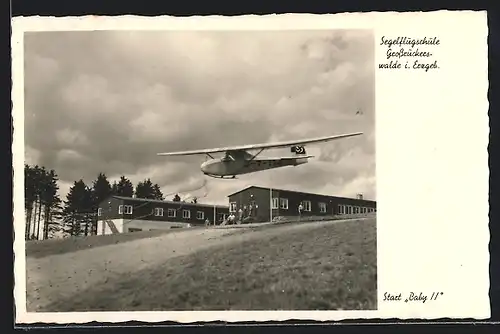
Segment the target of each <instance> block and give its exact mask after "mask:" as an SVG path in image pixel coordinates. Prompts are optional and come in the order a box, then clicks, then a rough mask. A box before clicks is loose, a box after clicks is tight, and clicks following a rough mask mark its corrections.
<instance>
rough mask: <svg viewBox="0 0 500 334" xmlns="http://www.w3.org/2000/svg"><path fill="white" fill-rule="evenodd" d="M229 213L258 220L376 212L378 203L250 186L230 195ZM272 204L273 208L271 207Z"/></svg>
mask: <svg viewBox="0 0 500 334" xmlns="http://www.w3.org/2000/svg"><path fill="white" fill-rule="evenodd" d="M228 197H229V212H230V213H234V214H235V215H237V214H238V213H239V210H240V209H241V210H242V215H243V216H244V217H253V220H254V221H269V220H270V219H273V218H274V217H277V216H288V217H293V216H297V215H299V206H301V208H302V212H301V215H302V216H336V215H352V214H363V213H369V212H375V211H376V209H377V203H376V202H375V201H372V200H366V199H363V197H362V195H361V194H358V196H357V197H356V198H349V197H339V196H331V195H321V194H313V193H307V192H300V191H293V190H285V189H270V188H264V187H258V186H250V187H247V188H244V189H242V190H240V191H238V192H235V193H232V194H230V195H228ZM271 206H272V208H271Z"/></svg>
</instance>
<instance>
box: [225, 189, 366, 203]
mask: <svg viewBox="0 0 500 334" xmlns="http://www.w3.org/2000/svg"><path fill="white" fill-rule="evenodd" d="M252 188H253V189H263V190H271V188H269V187H267V188H266V187H260V186H248V187H246V188H243V189H241V190H238V191H237V192H234V193H232V194H229V195H227V197H231V196H234V195H236V194H239V193H241V192H243V191H246V190H249V189H252ZM272 190H273V191H283V192H288V193H295V194H303V195H313V196H324V197H329V198H342V199H354V200H358V201H366V202H375V201H374V200H370V199H366V198H363V199H359V198H353V197H342V196H332V195H325V194H315V193H309V192H304V191H296V190H288V189H278V188H272Z"/></svg>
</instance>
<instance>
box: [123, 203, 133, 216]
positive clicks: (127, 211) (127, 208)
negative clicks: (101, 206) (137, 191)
mask: <svg viewBox="0 0 500 334" xmlns="http://www.w3.org/2000/svg"><path fill="white" fill-rule="evenodd" d="M124 209H125V214H126V215H131V214H132V205H124Z"/></svg>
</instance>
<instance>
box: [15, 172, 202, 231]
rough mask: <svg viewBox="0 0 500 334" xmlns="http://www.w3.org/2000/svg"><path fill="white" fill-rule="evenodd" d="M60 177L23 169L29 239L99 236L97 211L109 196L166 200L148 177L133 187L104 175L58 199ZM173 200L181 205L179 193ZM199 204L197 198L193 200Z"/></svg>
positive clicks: (79, 184)
mask: <svg viewBox="0 0 500 334" xmlns="http://www.w3.org/2000/svg"><path fill="white" fill-rule="evenodd" d="M58 181H59V178H58V175H57V173H56V172H55V171H54V170H53V169H51V170H47V169H46V168H45V167H43V166H38V165H34V166H31V165H28V164H26V165H25V166H24V186H25V210H26V235H25V238H26V239H37V240H38V239H48V238H50V237H51V236H52V235H54V233H57V232H60V233H62V234H63V235H66V236H68V235H69V236H81V235H85V236H87V235H91V234H96V233H97V208H98V206H99V203H101V202H102V201H103V200H104V199H106V198H107V197H108V196H110V195H117V196H124V197H136V198H147V199H153V200H164V199H165V198H164V195H163V193H162V191H161V189H160V186H159V185H158V184H156V183H153V182H152V181H151V179H149V178H147V179H145V180H143V181H140V182H138V183H137V184H136V186H135V187H134V185H133V183H132V182H131V181H130V180H129V179H128V178H127V177H125V176H121V177H120V179H119V180H118V182H117V181H114V182H113V183H112V184H111V183H110V182H109V180H108V177H107V176H106V175H105V174H104V173H99V175H98V176H97V178H96V179H95V180H94V181H92V183H91V184H89V185H87V184H86V183H85V182H84V181H83V179H80V180H78V181H75V182H74V183H73V185H72V186H71V188H70V189H69V191H68V194H67V195H66V199H65V200H61V198H60V196H59V186H58ZM172 200H173V201H177V202H180V201H181V198H180V196H179V195H178V194H176V195H175V196H174V198H173V199H172ZM193 202H195V203H196V198H194V199H193Z"/></svg>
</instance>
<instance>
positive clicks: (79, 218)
mask: <svg viewBox="0 0 500 334" xmlns="http://www.w3.org/2000/svg"><path fill="white" fill-rule="evenodd" d="M64 204H65V206H64V209H63V215H64V223H65V225H66V229H65V231H66V232H67V233H69V234H70V235H71V236H79V235H81V234H82V225H85V227H86V228H87V229H88V214H89V213H90V212H92V190H91V188H89V187H87V185H86V184H85V182H83V180H81V179H80V180H79V181H75V182H74V184H73V186H72V187H71V188H70V189H69V192H68V194H67V195H66V201H65V203H64ZM87 232H88V231H87Z"/></svg>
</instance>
